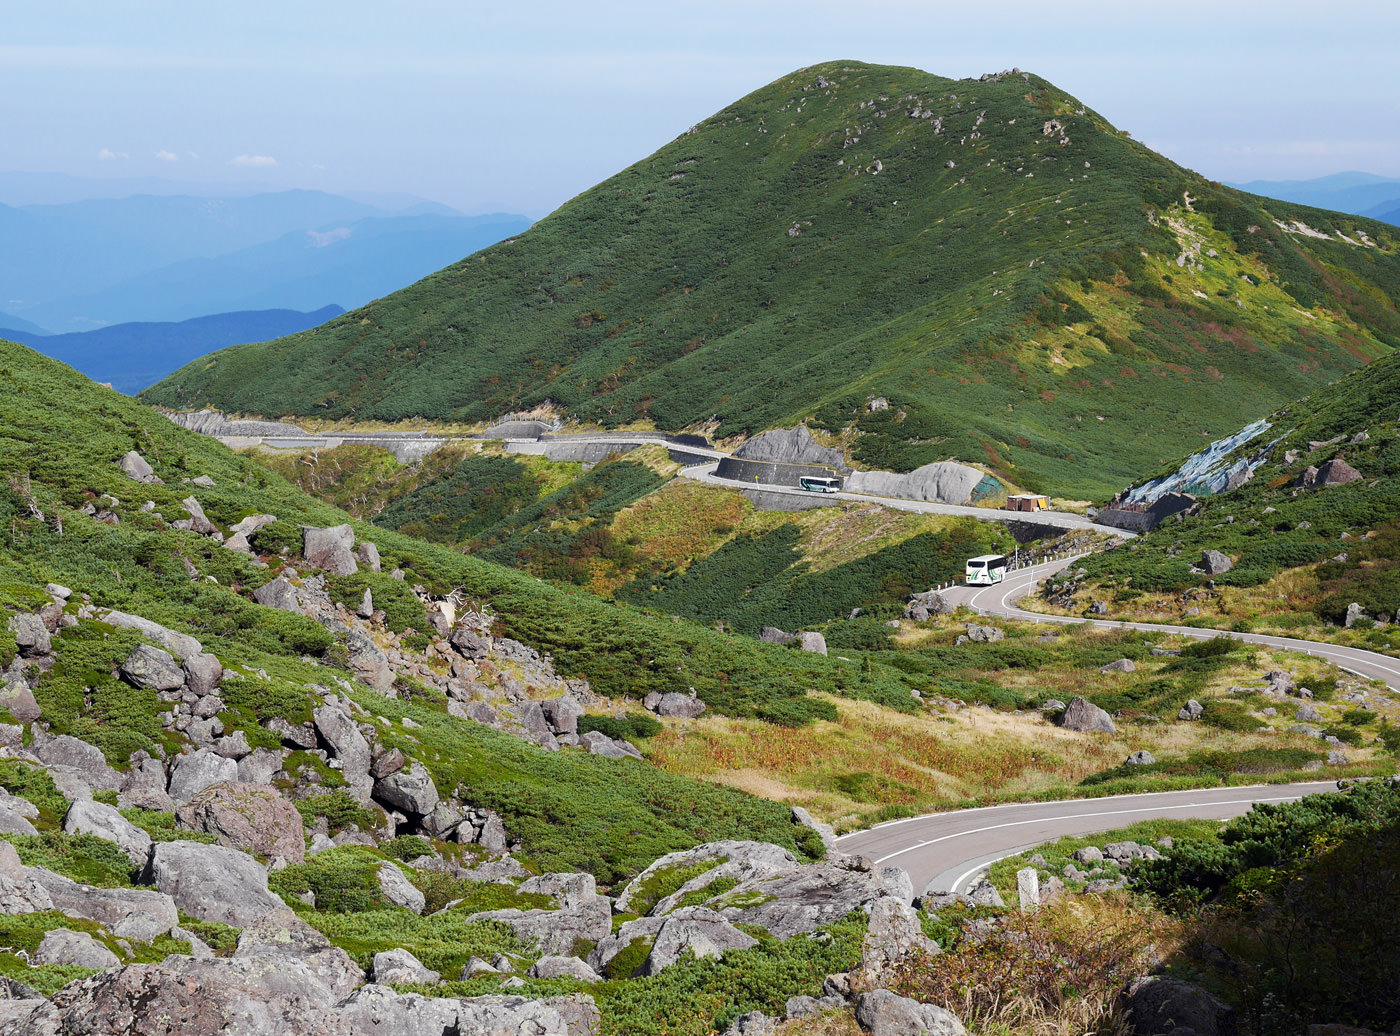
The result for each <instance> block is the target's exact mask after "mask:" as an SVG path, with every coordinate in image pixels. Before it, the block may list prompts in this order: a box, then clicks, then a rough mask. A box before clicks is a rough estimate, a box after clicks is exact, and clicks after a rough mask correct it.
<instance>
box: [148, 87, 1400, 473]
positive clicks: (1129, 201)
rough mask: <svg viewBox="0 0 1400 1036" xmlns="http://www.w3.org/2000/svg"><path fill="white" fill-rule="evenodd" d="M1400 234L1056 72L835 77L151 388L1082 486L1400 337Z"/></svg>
mask: <svg viewBox="0 0 1400 1036" xmlns="http://www.w3.org/2000/svg"><path fill="white" fill-rule="evenodd" d="M1275 217H1277V221H1276V219H1275ZM1280 222H1282V223H1284V224H1286V225H1287V228H1286V229H1285V228H1283V227H1281V226H1280V225H1279V224H1280ZM1393 234H1394V231H1393V230H1392V229H1391V228H1386V227H1384V226H1383V225H1381V224H1376V223H1373V222H1370V221H1365V220H1360V219H1357V218H1355V217H1338V216H1335V215H1329V214H1326V213H1321V212H1317V211H1315V210H1310V209H1303V208H1300V207H1298V206H1296V205H1291V204H1288V203H1283V202H1272V201H1269V202H1266V201H1265V200H1263V199H1258V198H1253V197H1251V196H1247V195H1242V194H1240V193H1238V192H1235V191H1232V190H1229V189H1226V188H1223V187H1220V186H1219V185H1214V184H1210V183H1208V182H1206V181H1205V180H1203V179H1202V178H1201V177H1199V176H1197V175H1195V174H1193V173H1190V172H1189V171H1187V170H1184V169H1182V168H1180V167H1179V166H1176V165H1174V164H1172V163H1171V162H1169V161H1167V160H1165V159H1163V158H1162V157H1161V156H1159V155H1156V154H1154V153H1153V152H1151V151H1149V150H1147V149H1146V148H1144V147H1142V146H1141V145H1139V144H1137V143H1135V142H1133V141H1132V140H1130V139H1128V137H1127V135H1126V134H1122V133H1119V132H1118V131H1117V130H1115V129H1114V128H1113V127H1112V126H1110V125H1109V124H1108V123H1107V122H1106V121H1105V120H1103V119H1102V118H1101V117H1100V116H1098V115H1097V114H1095V113H1094V112H1092V111H1088V110H1086V109H1085V108H1084V106H1083V105H1081V104H1080V102H1078V101H1077V100H1075V99H1074V98H1072V97H1069V96H1068V95H1066V94H1065V93H1063V92H1062V91H1060V90H1058V89H1056V88H1055V87H1054V86H1052V85H1051V84H1049V83H1047V82H1045V81H1044V80H1041V79H1038V78H1036V77H1034V76H1029V75H1026V74H1021V73H1016V74H1012V73H1006V74H1002V75H1000V76H993V77H990V78H986V81H971V80H958V81H954V80H949V79H944V78H940V77H938V76H933V75H929V74H927V73H924V72H921V71H918V70H915V69H907V68H892V67H883V66H872V65H863V64H859V63H855V62H837V63H831V64H826V65H820V66H817V67H814V68H809V69H804V70H801V71H799V72H795V73H793V74H792V75H789V76H786V77H784V78H783V79H781V80H778V81H777V82H775V83H773V84H771V85H769V86H767V87H764V88H763V89H761V90H758V91H756V92H755V93H753V94H750V95H749V96H747V97H745V98H743V99H742V100H739V101H737V102H736V103H734V104H733V105H731V106H729V107H728V108H726V109H725V110H723V111H721V112H719V113H718V114H716V115H715V116H713V117H712V118H710V119H707V120H705V121H704V122H703V123H701V124H700V125H698V126H695V127H693V128H692V129H691V130H689V131H687V132H686V133H684V134H682V135H681V136H680V137H679V138H677V139H676V140H674V141H672V142H671V143H669V144H667V145H666V146H665V147H663V148H662V149H660V150H659V151H658V152H656V153H655V154H654V155H652V156H650V157H649V158H647V159H644V160H643V161H641V162H639V163H637V164H636V165H634V166H632V167H630V168H628V169H626V170H624V171H622V172H621V173H619V174H617V175H616V176H614V177H613V178H611V179H610V180H608V181H606V182H604V183H602V184H600V185H598V186H597V187H595V188H593V189H592V190H590V191H588V192H586V193H585V194H583V195H581V196H579V197H578V198H576V199H574V200H573V201H571V202H570V203H568V204H567V205H565V206H564V207H562V208H561V209H560V210H558V211H557V212H555V213H554V214H553V215H551V216H550V217H549V218H547V219H545V220H543V221H541V222H540V223H538V224H536V225H535V226H534V227H533V228H532V229H531V230H530V231H529V232H528V233H525V234H523V235H521V236H520V237H519V238H517V239H514V240H510V241H506V242H502V243H501V244H499V245H496V246H494V247H492V248H490V249H487V250H485V251H483V252H481V253H478V254H477V255H474V256H471V257H470V258H469V259H467V260H465V261H464V262H462V263H459V264H457V265H456V266H453V267H449V268H448V269H446V270H444V271H441V272H439V273H437V274H434V275H433V276H431V277H428V278H426V279H425V280H423V281H421V282H419V283H418V284H415V285H413V286H412V287H410V288H408V289H405V290H404V291H402V292H398V293H396V294H394V295H392V296H389V297H388V298H385V299H381V300H378V301H377V302H375V303H373V304H371V305H369V306H366V307H364V308H362V309H360V310H357V311H354V312H352V313H349V314H347V315H346V316H344V317H342V318H341V319H339V320H337V321H333V322H332V323H330V324H329V325H327V326H326V327H324V328H322V329H318V330H317V331H315V332H314V333H310V334H305V335H299V336H293V337H291V338H287V339H284V340H281V341H278V342H274V343H269V344H264V345H259V346H256V347H249V348H240V349H235V350H229V351H226V352H223V353H219V354H216V355H215V356H213V357H210V358H207V359H204V360H200V361H198V362H196V363H193V364H190V365H189V366H187V367H186V368H184V369H182V370H180V371H178V372H176V373H175V374H174V375H172V376H171V377H170V378H169V379H167V380H166V381H164V382H162V383H161V384H160V385H158V386H156V387H154V388H153V389H151V390H149V391H148V393H147V397H146V398H147V399H149V400H150V401H152V402H156V403H161V404H166V405H170V406H176V407H186V406H196V405H206V404H207V405H213V406H217V407H219V408H221V409H224V410H228V411H243V412H248V413H262V414H267V415H282V414H315V415H319V416H330V417H332V418H352V419H375V420H392V419H398V418H407V417H410V416H412V417H423V418H429V419H446V418H451V419H454V420H485V419H487V418H490V417H492V416H493V415H497V414H500V413H502V412H505V411H510V410H518V409H521V408H524V407H526V406H528V405H530V404H535V403H540V402H542V401H544V400H552V401H554V402H555V403H557V404H559V405H560V406H562V407H563V408H565V409H567V411H568V412H569V413H570V414H571V415H572V416H574V417H576V418H579V419H582V420H592V421H598V422H601V423H602V424H604V425H609V426H611V425H617V424H624V423H628V422H635V421H642V420H645V421H650V422H653V423H654V424H655V425H656V426H658V427H662V428H667V429H677V428H682V427H686V426H692V425H697V424H703V423H707V422H710V421H712V420H713V421H714V422H716V423H717V426H718V433H719V434H720V435H728V434H737V433H754V432H757V431H760V430H762V429H764V428H767V427H772V426H776V425H784V424H791V422H792V420H793V419H794V418H798V417H804V416H815V417H816V418H817V420H818V421H819V422H821V423H824V424H826V425H827V426H828V427H831V428H844V427H846V426H848V425H850V424H852V423H854V425H855V429H856V430H857V431H859V432H861V433H864V434H863V436H862V437H861V438H860V439H859V441H858V443H857V447H856V453H855V456H856V459H858V460H862V461H864V462H865V463H867V464H869V465H871V466H879V467H890V466H892V467H897V468H899V469H901V470H910V469H912V468H915V467H918V466H920V465H922V464H925V463H929V462H931V461H936V460H942V459H946V458H948V457H960V458H962V459H965V460H973V461H978V462H986V463H989V464H990V465H991V466H992V467H993V469H994V470H996V471H998V472H1000V473H1002V474H1004V475H1006V476H1007V477H1008V478H1009V479H1010V481H1013V482H1015V483H1016V484H1019V485H1022V486H1025V487H1027V488H1030V489H1041V488H1054V489H1055V490H1056V491H1058V492H1060V493H1062V494H1066V495H1073V496H1076V497H1083V496H1087V495H1090V494H1091V493H1093V492H1095V491H1102V490H1105V489H1112V488H1117V487H1118V486H1121V485H1122V484H1123V483H1124V482H1125V481H1127V480H1128V479H1130V478H1131V477H1132V476H1133V475H1134V474H1136V473H1137V472H1139V471H1140V470H1142V469H1143V468H1144V467H1153V466H1156V465H1157V464H1158V463H1161V462H1163V461H1165V460H1166V459H1168V458H1170V457H1173V456H1180V455H1181V454H1183V453H1186V452H1190V450H1192V449H1194V448H1197V447H1198V446H1199V445H1201V444H1202V440H1203V433H1204V436H1211V435H1212V434H1213V433H1219V432H1222V431H1224V430H1226V427H1228V426H1237V423H1238V419H1239V418H1240V417H1241V416H1246V417H1247V416H1250V415H1254V416H1257V415H1258V414H1261V413H1264V412H1267V411H1268V410H1269V409H1271V408H1272V407H1274V406H1277V405H1280V404H1282V403H1284V402H1286V401H1288V400H1289V399H1294V398H1297V397H1298V396H1300V395H1303V394H1305V393H1306V392H1308V391H1310V390H1311V389H1312V388H1315V387H1316V386H1317V385H1318V384H1321V383H1324V382H1325V381H1327V380H1329V379H1330V378H1333V377H1335V376H1337V375H1338V374H1340V373H1343V372H1345V371H1346V370H1349V369H1351V368H1353V367H1355V366H1357V365H1358V364H1360V363H1362V362H1364V361H1365V360H1367V359H1369V358H1371V357H1374V356H1377V355H1381V354H1382V353H1384V352H1385V351H1387V349H1388V348H1390V347H1392V346H1394V345H1395V344H1397V343H1400V314H1397V312H1396V309H1395V304H1394V301H1393V299H1394V298H1395V297H1396V296H1397V295H1400V262H1397V259H1396V256H1395V253H1394V250H1393V248H1392V247H1391V246H1392V243H1393V241H1394V240H1395V239H1394V238H1393V236H1392V235H1393ZM1339 235H1345V238H1343V237H1342V236H1339ZM1363 235H1364V237H1363ZM1349 242H1350V243H1349ZM876 397H884V398H885V399H886V400H888V402H889V404H890V405H889V407H888V409H873V408H868V407H867V402H868V401H871V400H872V399H873V398H876ZM1144 429H1150V432H1151V434H1150V435H1143V434H1140V433H1142V432H1143V431H1144Z"/></svg>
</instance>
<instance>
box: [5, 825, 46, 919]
mask: <svg viewBox="0 0 1400 1036" xmlns="http://www.w3.org/2000/svg"><path fill="white" fill-rule="evenodd" d="M53 908H54V905H53V899H52V898H51V897H50V896H49V893H48V890H47V889H45V888H44V886H43V885H41V884H39V883H38V882H37V881H36V880H35V879H34V876H33V875H31V874H30V873H29V871H28V868H26V867H25V866H24V864H22V863H21V862H20V859H19V853H17V852H16V851H15V847H14V846H13V845H11V844H10V843H9V842H4V841H0V914H33V913H36V912H38V911H40V910H52V909H53Z"/></svg>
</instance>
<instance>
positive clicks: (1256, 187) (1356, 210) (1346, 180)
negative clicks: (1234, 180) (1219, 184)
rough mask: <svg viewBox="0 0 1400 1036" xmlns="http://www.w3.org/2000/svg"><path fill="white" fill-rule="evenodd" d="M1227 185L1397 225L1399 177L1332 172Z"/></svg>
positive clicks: (1398, 222) (1399, 202)
mask: <svg viewBox="0 0 1400 1036" xmlns="http://www.w3.org/2000/svg"><path fill="white" fill-rule="evenodd" d="M1231 186H1232V187H1238V188H1239V189H1240V190H1242V191H1249V192H1250V193H1252V194H1262V195H1264V196H1265V197H1266V198H1279V199H1282V200H1283V201H1292V202H1297V203H1298V204H1300V205H1312V206H1315V207H1316V208H1319V209H1334V210H1336V211H1337V212H1350V213H1352V214H1353V215H1356V216H1370V217H1371V218H1372V219H1379V220H1384V221H1385V222H1387V223H1394V224H1396V225H1400V180H1392V179H1388V178H1386V177H1384V176H1376V175H1374V174H1372V173H1333V174H1332V175H1331V176H1319V177H1317V178H1315V179H1312V180H1254V181H1251V182H1250V183H1239V184H1231Z"/></svg>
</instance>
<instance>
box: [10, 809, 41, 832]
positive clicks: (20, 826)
mask: <svg viewBox="0 0 1400 1036" xmlns="http://www.w3.org/2000/svg"><path fill="white" fill-rule="evenodd" d="M38 833H39V832H38V830H36V829H35V827H34V825H33V824H31V823H30V822H29V820H28V818H27V817H22V816H20V815H19V814H18V813H16V812H15V811H14V810H12V809H10V808H9V807H8V806H5V805H0V834H6V835H37V834H38Z"/></svg>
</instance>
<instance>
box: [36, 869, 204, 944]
mask: <svg viewBox="0 0 1400 1036" xmlns="http://www.w3.org/2000/svg"><path fill="white" fill-rule="evenodd" d="M25 874H26V876H27V877H28V878H30V879H32V880H33V881H34V883H35V884H37V885H39V886H40V887H42V888H43V890H44V892H45V893H47V895H48V898H49V900H50V902H52V904H53V906H52V909H54V910H61V911H63V913H65V914H67V915H68V916H69V917H85V918H87V919H88V920H89V921H96V922H98V923H99V924H101V925H103V926H104V927H105V928H106V929H107V931H109V932H111V933H112V934H113V935H115V936H117V937H118V938H119V939H134V940H136V941H138V942H150V941H151V940H152V939H154V938H155V937H156V936H158V935H164V934H165V933H166V932H168V931H170V929H172V928H174V927H175V926H176V925H177V924H179V923H180V915H179V912H178V911H177V909H176V906H175V901H174V900H173V899H172V898H171V897H170V896H168V895H166V894H164V893H163V892H155V891H152V890H150V889H103V888H94V887H93V886H91V885H82V884H79V883H78V882H76V881H73V880H71V879H69V878H65V877H63V876H62V875H61V874H55V873H54V872H53V871H51V870H48V869H47V868H45V867H26V868H25Z"/></svg>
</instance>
